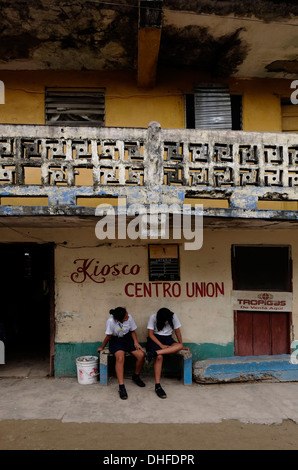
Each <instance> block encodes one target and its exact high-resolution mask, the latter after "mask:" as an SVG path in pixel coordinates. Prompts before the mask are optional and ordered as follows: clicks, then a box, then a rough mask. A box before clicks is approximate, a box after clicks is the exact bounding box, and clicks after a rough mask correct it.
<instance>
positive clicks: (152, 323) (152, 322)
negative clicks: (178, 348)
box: [147, 313, 181, 336]
mask: <svg viewBox="0 0 298 470" xmlns="http://www.w3.org/2000/svg"><path fill="white" fill-rule="evenodd" d="M173 325H174V330H176V329H177V328H180V327H181V323H180V321H179V319H178V317H177V315H176V313H174V315H173ZM147 328H148V330H153V332H154V334H157V335H162V336H169V335H171V334H172V332H173V328H172V327H171V325H170V324H169V322H166V324H165V326H164V327H163V329H162V330H159V331H158V329H157V328H156V313H154V314H153V315H151V317H150V318H149V321H148V325H147Z"/></svg>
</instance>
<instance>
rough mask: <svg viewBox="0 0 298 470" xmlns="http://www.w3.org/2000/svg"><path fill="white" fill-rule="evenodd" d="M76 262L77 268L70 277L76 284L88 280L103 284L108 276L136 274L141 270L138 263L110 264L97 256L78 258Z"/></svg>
mask: <svg viewBox="0 0 298 470" xmlns="http://www.w3.org/2000/svg"><path fill="white" fill-rule="evenodd" d="M74 264H76V265H77V269H76V271H74V272H73V273H71V275H70V279H71V280H72V281H73V282H75V283H76V284H82V283H83V282H85V281H86V280H91V281H93V282H96V283H97V284H102V283H104V282H106V279H107V277H108V276H112V277H116V276H119V275H123V276H129V275H131V276H136V275H137V274H139V272H140V270H141V267H140V266H139V265H138V264H133V265H129V264H123V265H122V264H119V263H114V264H111V265H110V264H103V263H101V262H100V260H98V259H96V258H78V259H76V260H74Z"/></svg>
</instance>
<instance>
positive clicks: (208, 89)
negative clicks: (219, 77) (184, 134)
mask: <svg viewBox="0 0 298 470" xmlns="http://www.w3.org/2000/svg"><path fill="white" fill-rule="evenodd" d="M194 102H195V103H194V106H195V128H196V129H232V107H231V97H230V92H229V88H228V87H227V86H225V85H221V84H217V83H216V84H214V83H206V84H204V83H203V84H199V85H197V86H196V88H195V97H194Z"/></svg>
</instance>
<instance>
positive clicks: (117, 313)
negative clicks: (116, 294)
mask: <svg viewBox="0 0 298 470" xmlns="http://www.w3.org/2000/svg"><path fill="white" fill-rule="evenodd" d="M110 315H113V317H114V320H116V321H120V322H121V323H122V322H123V318H124V317H125V315H126V308H124V307H116V308H112V309H111V310H110Z"/></svg>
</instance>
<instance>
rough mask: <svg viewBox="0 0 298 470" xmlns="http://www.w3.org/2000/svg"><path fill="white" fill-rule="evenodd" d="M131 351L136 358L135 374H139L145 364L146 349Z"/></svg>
mask: <svg viewBox="0 0 298 470" xmlns="http://www.w3.org/2000/svg"><path fill="white" fill-rule="evenodd" d="M130 352H131V354H133V356H134V357H135V358H136V368H135V374H137V375H139V374H140V372H141V370H142V368H143V365H144V359H145V353H144V351H141V350H140V349H138V350H136V351H130Z"/></svg>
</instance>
